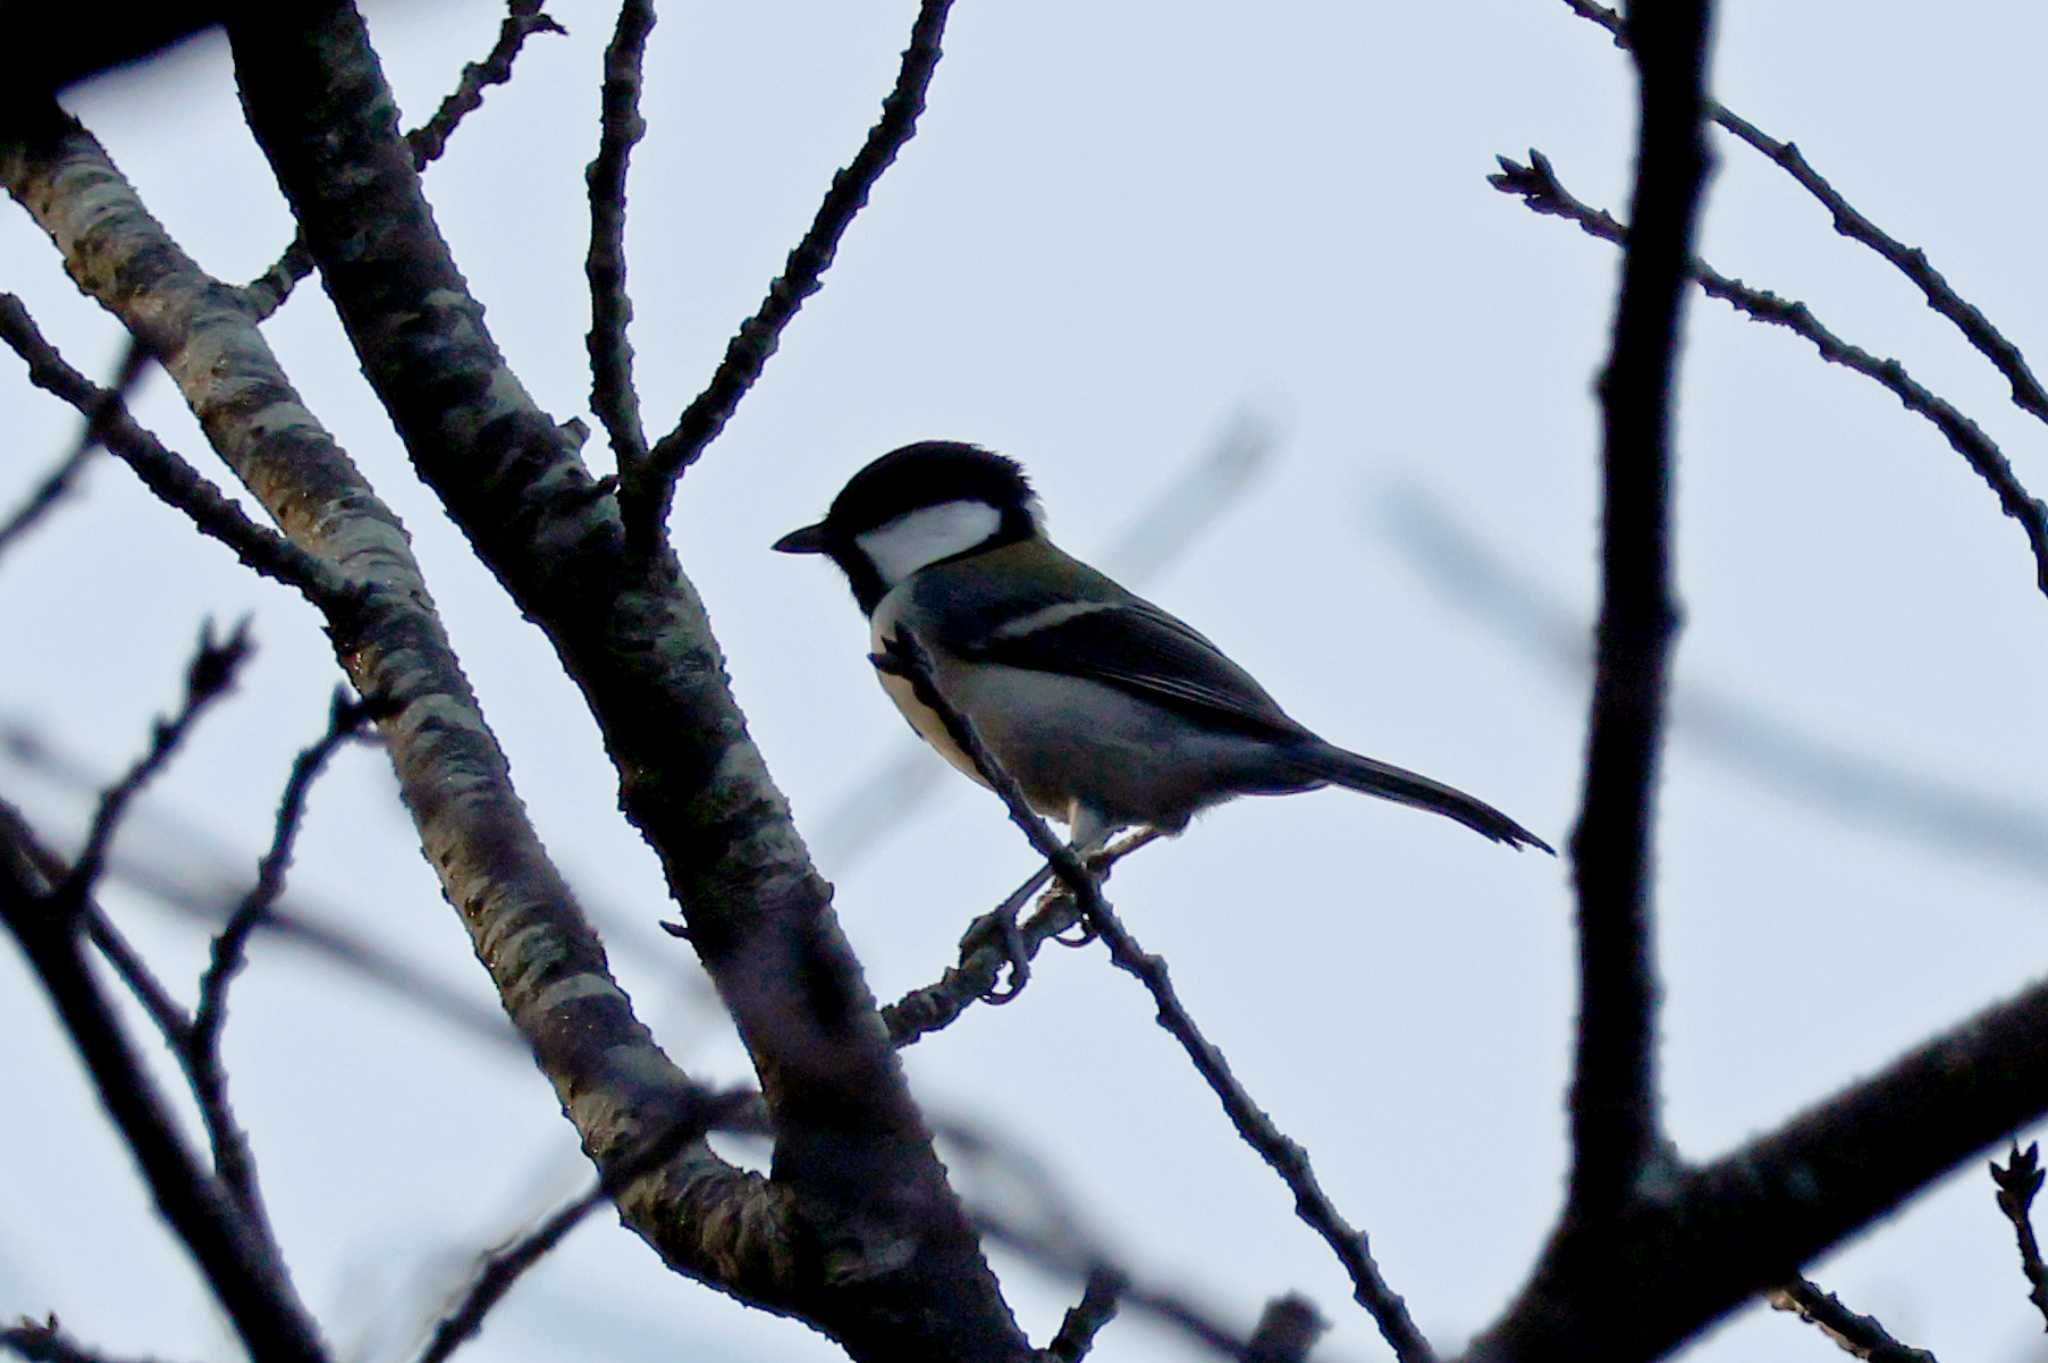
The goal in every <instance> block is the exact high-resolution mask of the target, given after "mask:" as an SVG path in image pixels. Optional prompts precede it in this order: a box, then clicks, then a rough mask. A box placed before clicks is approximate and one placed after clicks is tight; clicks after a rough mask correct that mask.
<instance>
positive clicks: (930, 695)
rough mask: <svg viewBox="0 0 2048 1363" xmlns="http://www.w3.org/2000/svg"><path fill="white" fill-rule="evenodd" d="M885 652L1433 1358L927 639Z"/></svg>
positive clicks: (1356, 1271)
mask: <svg viewBox="0 0 2048 1363" xmlns="http://www.w3.org/2000/svg"><path fill="white" fill-rule="evenodd" d="M882 647H883V648H884V650H886V651H885V652H884V653H883V654H880V655H877V656H876V657H875V658H874V663H875V666H876V667H878V668H881V669H883V670H885V671H889V672H892V673H895V674H896V675H899V676H901V677H902V678H904V680H906V681H908V682H909V683H910V685H911V687H912V689H913V690H914V691H915V692H916V694H917V698H918V699H919V700H920V701H922V702H923V703H924V704H925V705H926V706H928V707H930V708H931V709H932V710H933V711H934V712H935V713H936V714H937V715H938V716H939V718H940V719H941V720H942V721H943V722H944V724H945V726H946V733H947V735H948V737H950V738H951V739H952V740H953V742H954V743H955V744H956V745H958V747H959V748H960V750H961V751H962V752H964V753H966V754H967V755H968V758H969V759H970V760H971V761H972V762H973V763H974V768H975V770H976V771H978V772H980V773H981V775H982V778H983V779H984V780H985V781H987V782H988V785H989V787H990V789H992V790H993V791H995V793H996V794H997V796H999V797H1000V798H1001V800H1002V802H1003V807H1004V808H1005V809H1006V810H1007V811H1008V813H1009V816H1010V821H1011V822H1012V823H1014V824H1016V825H1017V827H1018V828H1020V829H1021V830H1023V833H1024V836H1025V838H1026V839H1027V840H1028V841H1029V842H1030V844H1031V847H1032V850H1033V851H1035V852H1037V853H1038V854H1039V855H1040V856H1042V857H1044V858H1045V859H1046V861H1047V862H1048V863H1049V864H1050V865H1051V867H1052V870H1053V874H1054V875H1056V876H1057V877H1058V878H1059V880H1060V883H1061V884H1063V885H1065V886H1066V887H1067V889H1068V890H1069V891H1070V892H1071V893H1072V894H1073V896H1074V898H1075V900H1076V901H1077V902H1078V903H1079V905H1080V909H1081V914H1082V917H1083V919H1084V921H1085V922H1086V923H1087V924H1088V926H1089V927H1090V928H1091V929H1093V930H1094V932H1095V934H1096V935H1097V936H1099V937H1101V938H1102V940H1103V941H1104V942H1105V943H1106V944H1107V945H1108V947H1109V953H1110V960H1111V961H1113V962H1114V963H1115V964H1116V966H1117V967H1118V968H1119V969H1121V970H1123V971H1125V972H1127V973H1128V974H1130V975H1132V976H1134V977H1136V978H1137V980H1138V982H1139V983H1141V984H1143V985H1144V986H1145V988H1146V990H1147V992H1149V993H1150V994H1151V995H1152V1001H1153V1003H1154V1004H1155V1005H1156V1006H1157V1008H1158V1010H1159V1016H1158V1021H1159V1025H1160V1026H1161V1027H1163V1028H1165V1029H1166V1032H1167V1034H1168V1035H1169V1036H1171V1037H1173V1039H1174V1040H1176V1041H1178V1042H1179V1043H1180V1045H1181V1049H1182V1050H1183V1051H1185V1052H1186V1053H1187V1056H1188V1059H1189V1060H1191V1061H1192V1062H1193V1063H1194V1066H1195V1070H1196V1072H1197V1073H1199V1074H1200V1075H1201V1076H1202V1079H1203V1082H1205V1083H1207V1084H1208V1085H1209V1088H1210V1091H1211V1092H1213V1093H1214V1094H1215V1095H1216V1097H1217V1099H1218V1100H1219V1101H1220V1102H1221V1103H1222V1104H1223V1110H1224V1112H1225V1114H1226V1115H1228V1116H1229V1118H1230V1121H1231V1125H1232V1126H1234V1127H1235V1128H1236V1129H1237V1133H1238V1136H1239V1137H1240V1138H1241V1139H1242V1140H1243V1141H1244V1142H1245V1144H1247V1145H1249V1146H1251V1148H1252V1149H1253V1150H1254V1151H1256V1152H1257V1153H1258V1155H1259V1157H1260V1158H1261V1159H1263V1160H1264V1161H1265V1162H1266V1164H1267V1165H1268V1167H1270V1168H1271V1169H1272V1170H1273V1172H1274V1173H1276V1174H1278V1175H1279V1176H1280V1180H1281V1182H1283V1183H1285V1184H1286V1185H1287V1188H1288V1190H1289V1191H1290V1192H1292V1193H1293V1194H1294V1209H1295V1214H1296V1215H1297V1216H1299V1217H1300V1218H1301V1219H1302V1220H1303V1221H1304V1222H1306V1223H1307V1224H1308V1226H1309V1228H1310V1229H1312V1230H1314V1231H1315V1232H1316V1234H1318V1235H1320V1236H1322V1238H1323V1240H1324V1242H1325V1243H1326V1244H1328V1245H1329V1246H1330V1249H1331V1251H1332V1252H1333V1253H1334V1254H1335V1255H1336V1256H1337V1261H1338V1262H1339V1263H1340V1264H1342V1265H1343V1266H1344V1271H1345V1272H1346V1273H1347V1274H1348V1275H1349V1276H1350V1278H1351V1286H1352V1294H1353V1296H1354V1297H1355V1298H1356V1299H1357V1301H1358V1304H1359V1305H1360V1306H1363V1307H1364V1308H1365V1309H1366V1311H1367V1312H1368V1313H1370V1314H1371V1316H1372V1318H1373V1322H1374V1323H1375V1324H1376V1325H1378V1326H1379V1329H1380V1333H1381V1335H1383V1336H1384V1337H1385V1338H1386V1341H1387V1343H1388V1344H1389V1345H1391V1346H1392V1347H1393V1350H1394V1354H1395V1356H1396V1357H1397V1358H1399V1359H1401V1360H1402V1363H1434V1360H1435V1358H1436V1353H1435V1351H1434V1350H1433V1349H1431V1348H1430V1345H1429V1341H1428V1340H1426V1339H1424V1338H1423V1336H1422V1332H1421V1331H1420V1330H1418V1329H1417V1328H1416V1326H1415V1322H1414V1320H1413V1318H1412V1317H1410V1316H1409V1314H1408V1306H1407V1303H1405V1302H1404V1301H1402V1300H1401V1297H1400V1295H1399V1294H1398V1293H1396V1292H1395V1291H1394V1290H1393V1288H1391V1287H1389V1286H1388V1285H1387V1282H1386V1280H1385V1279H1384V1278H1383V1277H1381V1276H1380V1271H1379V1265H1378V1264H1376V1263H1374V1262H1373V1258H1372V1251H1371V1248H1370V1246H1369V1245H1368V1244H1367V1241H1366V1237H1365V1233H1364V1232H1363V1231H1358V1230H1354V1229H1352V1227H1351V1226H1350V1225H1349V1224H1348V1223H1347V1222H1346V1221H1345V1220H1344V1218H1343V1216H1342V1215H1341V1214H1339V1212H1338V1211H1337V1208H1336V1205H1335V1204H1334V1203H1333V1202H1331V1200H1330V1198H1329V1195H1328V1194H1327V1193H1325V1192H1324V1191H1323V1188H1322V1185H1321V1184H1320V1183H1319V1182H1318V1181H1317V1180H1316V1176H1315V1171H1314V1169H1313V1168H1311V1167H1310V1164H1309V1158H1308V1152H1307V1151H1306V1150H1304V1149H1303V1148H1302V1147H1301V1146H1300V1145H1298V1144H1297V1143H1295V1142H1294V1141H1293V1140H1290V1139H1289V1138H1288V1137H1287V1135H1286V1134H1285V1133H1283V1132H1282V1131H1281V1130H1280V1128H1279V1127H1278V1126H1276V1125H1275V1124H1274V1122H1273V1119H1272V1118H1271V1117H1269V1116H1267V1115H1266V1111H1265V1109H1264V1108H1261V1107H1260V1106H1259V1105H1258V1104H1257V1103H1256V1102H1254V1101H1252V1097H1251V1095H1250V1094H1249V1093H1247V1092H1246V1091H1245V1089H1244V1086H1243V1085H1242V1084H1241V1083H1239V1082H1238V1080H1237V1077H1236V1076H1235V1075H1233V1074H1232V1073H1231V1072H1230V1065H1229V1063H1228V1062H1227V1061H1226V1060H1225V1059H1224V1058H1223V1053H1222V1052H1221V1051H1219V1050H1218V1049H1217V1048H1216V1047H1215V1046H1214V1045H1213V1044H1212V1043H1211V1042H1210V1041H1209V1040H1208V1038H1207V1037H1205V1036H1203V1035H1202V1032H1201V1029H1200V1028H1199V1027H1197V1026H1196V1025H1195V1020H1194V1018H1193V1017H1192V1016H1190V1015H1189V1013H1188V1011H1187V1009H1186V1007H1185V1006H1184V1005H1182V1003H1181V1001H1180V998H1179V996H1178V995H1177V994H1176V993H1175V992H1174V988H1173V983H1172V981H1171V980H1170V979H1169V978H1168V976H1167V969H1166V962H1164V961H1162V960H1161V959H1160V958H1159V957H1157V956H1153V955H1150V954H1149V953H1147V952H1146V951H1145V950H1144V949H1143V948H1142V947H1140V946H1139V945H1138V943H1137V940H1136V939H1135V938H1133V937H1132V936H1131V934H1130V932H1129V931H1128V930H1127V929H1126V928H1125V927H1124V925H1123V923H1122V922H1121V921H1120V920H1119V919H1118V918H1117V916H1116V914H1115V913H1114V912H1113V911H1112V910H1111V908H1110V906H1109V902H1108V901H1107V900H1106V899H1104V898H1103V896H1102V887H1101V885H1100V883H1099V882H1098V880H1097V878H1096V876H1095V875H1094V874H1093V873H1092V872H1091V871H1090V870H1089V869H1088V867H1087V865H1086V864H1085V863H1084V862H1083V861H1082V859H1081V857H1080V855H1079V854H1078V853H1077V852H1075V851H1074V849H1073V848H1071V847H1069V846H1067V844H1065V843H1064V842H1061V841H1060V840H1059V839H1058V838H1057V837H1055V836H1054V835H1053V832H1052V830H1051V829H1050V828H1048V827H1046V823H1045V820H1044V819H1041V818H1040V817H1039V816H1038V815H1037V814H1036V813H1035V812H1034V811H1033V810H1032V808H1031V803H1030V801H1029V800H1027V799H1026V798H1025V796H1024V792H1023V790H1022V788H1021V787H1019V786H1018V784H1017V782H1016V780H1015V779H1014V778H1013V777H1011V775H1010V774H1009V773H1008V772H1007V771H1004V770H1003V767H1002V764H1001V763H1000V762H998V761H997V760H996V757H995V754H994V753H991V752H990V751H989V750H988V748H987V746H986V745H985V744H984V743H983V742H982V741H981V736H980V735H979V734H977V733H976V732H975V729H974V725H973V723H972V722H971V721H970V720H969V719H968V718H967V717H966V716H965V715H963V714H961V713H960V712H959V711H958V710H957V709H955V708H954V707H953V706H952V705H951V704H950V703H949V702H948V701H947V699H946V697H945V696H944V695H943V694H941V693H940V691H939V688H938V683H937V682H936V681H935V680H934V678H933V675H932V667H931V659H930V656H929V655H928V654H927V653H926V652H925V649H924V645H923V644H922V643H920V642H919V641H918V640H917V638H916V637H915V636H914V635H912V634H910V633H908V632H906V631H903V630H898V632H897V633H896V634H894V635H892V636H891V637H889V638H887V639H884V640H882Z"/></svg>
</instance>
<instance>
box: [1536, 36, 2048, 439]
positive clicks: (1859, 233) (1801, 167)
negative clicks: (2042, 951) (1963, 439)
mask: <svg viewBox="0 0 2048 1363" xmlns="http://www.w3.org/2000/svg"><path fill="white" fill-rule="evenodd" d="M1564 3H1565V4H1566V5H1567V6H1568V7H1569V8H1570V9H1571V11H1572V12H1573V13H1574V14H1577V15H1578V16H1579V17H1580V18H1582V19H1586V20H1589V21H1591V22H1592V23H1595V24H1598V25H1599V26H1600V27H1602V28H1604V29H1606V30H1607V31H1608V32H1609V33H1611V34H1612V35H1614V42H1615V46H1617V47H1622V48H1626V47H1627V46H1628V32H1627V26H1626V24H1625V23H1624V22H1623V20H1622V17H1621V15H1619V14H1617V13H1616V12H1615V11H1613V10H1611V9H1609V8H1607V7H1606V6H1605V5H1600V4H1596V3H1594V2H1593V0H1564ZM1707 117H1708V118H1711V119H1712V120H1713V121H1714V122H1715V123H1716V124H1718V125H1720V126H1721V127H1722V128H1724V129H1726V130H1727V131H1728V132H1729V133H1731V134H1733V135H1734V136H1735V137H1736V139H1738V140H1739V141H1742V142H1744V143H1747V144H1748V145H1749V146H1751V147H1753V148H1755V149H1756V150H1757V151H1759V152H1761V153H1762V154H1763V155H1765V156H1767V157H1769V158H1770V159H1771V160H1772V161H1773V162H1775V163H1776V164H1777V165H1778V166H1779V167H1781V168H1782V169H1783V170H1784V171H1785V173H1786V174H1787V175H1790V176H1791V177H1792V178H1793V179H1794V180H1796V181H1798V183H1799V186H1800V187H1801V188H1802V189H1804V190H1805V191H1806V192H1807V193H1809V194H1811V195H1812V196H1813V197H1814V198H1815V199H1816V200H1817V201H1819V203H1820V205H1821V207H1823V208H1825V209H1826V210H1827V211H1828V216H1829V217H1830V218H1831V219H1833V221H1834V226H1835V231H1837V232H1839V233H1841V234H1842V235H1843V236H1845V237H1847V238H1849V239H1850V240H1851V241H1855V242H1860V243H1861V244H1862V245H1864V246H1867V247H1869V248H1870V249H1871V250H1872V251H1875V252H1876V253H1877V254H1878V255H1880V256H1882V257H1883V258H1884V259H1885V260H1886V261H1887V262H1889V263H1890V264H1891V266H1892V267H1893V268H1894V269H1896V270H1897V271H1898V272H1899V273H1900V274H1902V275H1904V276H1905V277H1906V278H1907V279H1908V280H1910V281H1911V282H1912V284H1913V286H1914V287H1915V288H1917V289H1919V290H1920V293H1921V295H1922V296H1923V297H1924V298H1926V300H1927V306H1928V307H1930V308H1932V309H1934V310H1935V311H1936V312H1938V313H1940V314H1941V315H1942V316H1943V317H1946V318H1947V319H1948V320H1949V321H1950V322H1952V323H1954V324H1955V328H1956V330H1957V331H1960V332H1961V333H1962V334H1963V338H1964V339H1965V340H1967V341H1968V342H1969V343H1970V344H1971V346H1973V347H1974V348H1975V349H1976V350H1977V352H1978V353H1979V354H1981V355H1982V356H1984V358H1985V359H1987V360H1989V361H1990V362H1991V364H1992V367H1993V368H1995V369H1997V370H1998V372H1999V373H2000V374H2001V375H2003V376H2004V377H2005V380H2006V382H2007V383H2009V384H2011V385H2012V401H2013V405H2014V406H2015V407H2018V408H2019V409H2020V410H2021V411H2023V412H2026V413H2028V414H2029V415H2031V416H2034V417H2036V418H2039V419H2040V420H2042V421H2048V389H2043V388H2042V386H2041V383H2040V381H2039V380H2038V379H2036V378H2035V377H2034V373H2033V371H2032V370H2031V369H2029V368H2028V367H2027V360H2026V356H2024V355H2023V354H2021V353H2020V348H2019V347H2018V346H2017V345H2015V344H2014V343H2013V342H2012V341H2011V340H2010V339H2008V338H2007V337H2006V335H2005V333H2004V332H2002V331H2000V330H1999V329H1998V327H1997V326H1996V325H1995V324H1993V322H1992V321H1991V319H1990V318H1988V317H1986V316H1985V315H1984V314H1983V313H1982V312H1981V311H1979V310H1978V308H1977V307H1976V306H1975V305H1974V304H1972V303H1971V302H1970V301H1969V300H1968V299H1966V298H1964V297H1963V296H1962V295H1961V294H1959V293H1957V292H1956V291H1955V289H1954V287H1953V286H1951V285H1950V284H1949V282H1948V280H1947V279H1946V278H1944V277H1943V276H1942V273H1941V271H1939V270H1937V269H1935V268H1934V266H1933V264H1932V263H1931V262H1930V261H1929V260H1928V259H1927V253H1926V252H1925V251H1923V250H1921V249H1920V248H1918V247H1914V246H1908V245H1906V244H1905V243H1904V242H1902V241H1900V240H1899V239H1898V238H1896V237H1894V236H1892V235H1891V234H1890V233H1888V232H1886V231H1885V230H1884V229H1883V228H1881V227H1879V226H1878V225H1877V224H1876V223H1874V222H1872V221H1871V220H1870V219H1869V218H1867V217H1865V216H1864V215H1863V214H1862V213H1861V212H1859V211H1858V210H1857V209H1856V208H1855V206H1854V205H1852V204H1851V203H1850V202H1849V201H1848V200H1847V199H1845V198H1843V197H1842V195H1841V193H1840V191H1838V190H1837V189H1836V188H1835V187H1834V186H1833V185H1831V184H1829V183H1828V181H1827V180H1826V179H1825V178H1824V177H1823V176H1822V175H1821V173H1820V172H1819V171H1817V170H1815V169H1814V168H1813V165H1812V163H1811V162H1809V161H1808V160H1807V159H1806V157H1805V156H1804V155H1803V154H1802V153H1801V152H1800V150H1799V148H1798V146H1797V145H1795V144H1794V143H1791V142H1780V141H1779V140H1778V139H1777V138H1775V137H1772V136H1771V135H1770V134H1769V133H1766V132H1764V131H1763V130H1762V129H1760V128H1758V127H1757V126H1756V125H1755V124H1754V123H1751V122H1750V121H1749V120H1748V119H1746V118H1744V117H1742V115H1740V114H1738V113H1736V112H1735V111H1734V110H1733V109H1730V108H1729V107H1728V106H1727V105H1725V104H1722V103H1721V102H1719V101H1718V100H1708V101H1707Z"/></svg>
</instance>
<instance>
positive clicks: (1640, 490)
mask: <svg viewBox="0 0 2048 1363" xmlns="http://www.w3.org/2000/svg"><path fill="white" fill-rule="evenodd" d="M1709 9H1710V7H1709V5H1708V4H1707V3H1706V2H1705V0H1691V2H1690V3H1683V4H1674V5H1664V6H1655V7H1653V6H1648V5H1644V6H1641V7H1640V8H1637V9H1632V10H1631V12H1630V14H1631V19H1632V21H1633V22H1632V26H1631V28H1632V33H1633V39H1634V48H1635V53H1636V64H1637V67H1638V72H1639V92H1640V103H1641V110H1642V112H1641V118H1640V121H1639V126H1638V135H1637V142H1636V181H1635V193H1634V198H1635V216H1636V219H1637V222H1638V227H1637V230H1636V232H1635V233H1634V234H1633V235H1632V237H1631V239H1630V242H1629V249H1628V253H1627V256H1626V257H1625V259H1624V261H1623V264H1622V277H1621V296H1620V298H1619V300H1618V302H1617V303H1616V306H1615V317H1614V341H1613V347H1612V349H1611V351H1610V352H1609V356H1608V360H1607V364H1606V367H1605V368H1604V370H1603V371H1602V373H1601V376H1600V383H1599V390H1600V404H1601V412H1602V416H1603V435H1602V453H1601V468H1602V481H1603V492H1602V501H1603V506H1604V512H1603V516H1602V539H1603V547H1602V551H1601V598H1600V623H1599V627H1598V630H1597V633H1596V648H1595V660H1594V668H1593V708H1592V718H1591V721H1590V736H1589V739H1588V742H1587V751H1586V778H1585V794H1584V797H1583V802H1582V804H1581V805H1580V810H1579V820H1578V824H1577V827H1576V828H1575V829H1574V831H1573V834H1572V846H1571V856H1572V871H1573V879H1574V881H1575V882H1576V884H1577V888H1578V898H1579V999H1580V1001H1579V1026H1578V1052H1577V1059H1576V1062H1575V1065H1574V1072H1573V1081H1572V1100H1571V1121H1572V1125H1571V1130H1572V1173H1571V1183H1570V1188H1569V1192H1568V1195H1567V1200H1566V1207H1565V1222H1564V1229H1565V1234H1566V1235H1571V1234H1574V1233H1575V1232H1576V1231H1578V1230H1581V1229H1590V1228H1593V1227H1595V1226H1597V1225H1598V1224H1599V1223H1600V1222H1602V1221H1605V1220H1608V1219H1611V1218H1612V1217H1613V1216H1614V1215H1615V1214H1616V1213H1618V1212H1619V1210H1620V1209H1621V1208H1622V1206H1623V1205H1624V1204H1626V1202H1627V1201H1628V1200H1629V1198H1630V1197H1631V1196H1632V1195H1633V1193H1634V1192H1635V1190H1636V1189H1637V1187H1638V1186H1639V1184H1640V1183H1641V1181H1642V1180H1643V1178H1644V1177H1645V1175H1646V1174H1647V1173H1648V1171H1649V1170H1650V1169H1651V1167H1652V1165H1653V1164H1654V1163H1655V1162H1656V1160H1657V1159H1658V1158H1659V1143H1660V1141H1661V1137H1660V1135H1659V1123H1658V1116H1657V1081H1656V1019H1655V1013H1656V993H1657V986H1656V969H1655V965H1654V962H1653V951H1654V945H1653V932H1652V927H1651V917H1652V908H1651V905H1652V886H1653V880H1654V872H1653V855H1652V843H1653V830H1654V827H1655V817H1654V815H1655V809H1656V787H1657V765H1658V756H1659V750H1660V749H1661V747H1662V742H1663V723H1664V689H1665V676H1666V670H1667V668H1668V665H1669V655H1670V646H1671V637H1672V634H1673V632H1674V631H1675V629H1676V624H1677V612H1676V609H1675V607H1674V605H1673V602H1672V587H1671V544H1670V538H1671V512H1670V480H1671V473H1670V469H1671V460H1672V452H1671V445H1672V437H1671V411H1672V407H1673V405H1674V403H1675V399H1676V396H1677V389H1678V347H1679V343H1680V335H1681V331H1682V319H1683V316H1684V309H1683V306H1682V305H1683V301H1684V284H1685V273H1686V269H1685V267H1686V262H1687V261H1688V260H1689V259H1690V258H1691V246H1692V237H1693V232H1694V226H1695V222H1696V219H1697V215H1698V211H1699V203H1700V198H1701V195H1702V190H1703V185H1704V182H1705V178H1706V174H1707V166H1708V156H1707V148H1706V142H1705V134H1704V132H1703V131H1702V129H1701V126H1700V106H1701V101H1702V100H1703V99H1704V97H1705V96H1704V85H1705V73H1706V63H1707V29H1708V15H1709Z"/></svg>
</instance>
